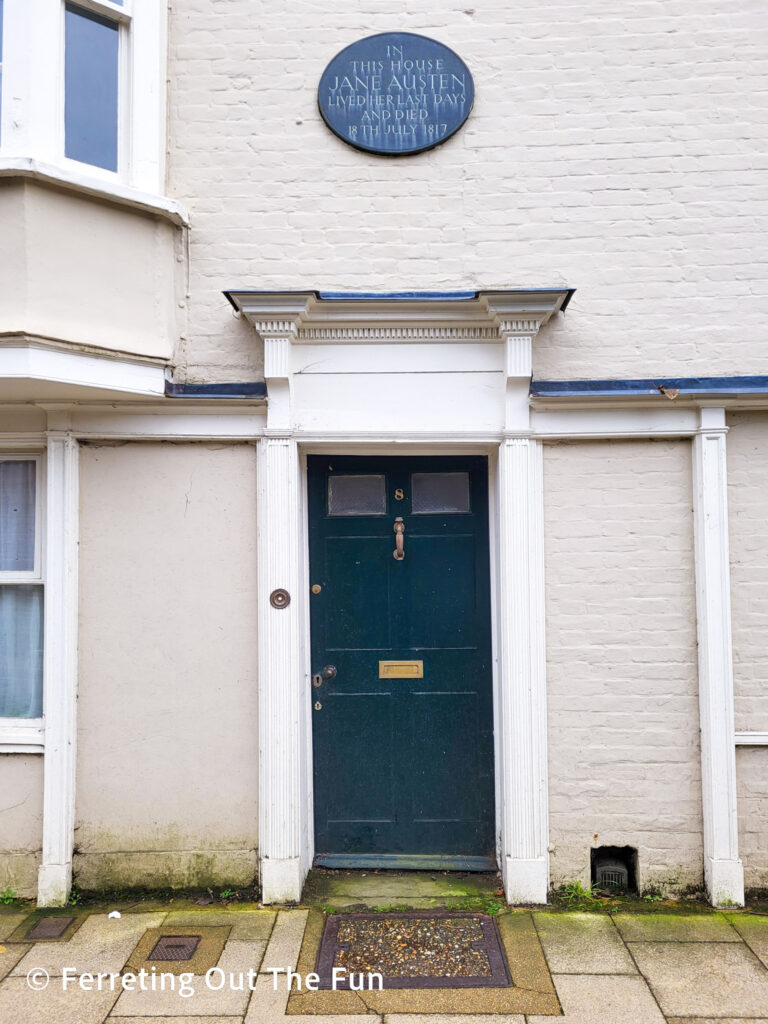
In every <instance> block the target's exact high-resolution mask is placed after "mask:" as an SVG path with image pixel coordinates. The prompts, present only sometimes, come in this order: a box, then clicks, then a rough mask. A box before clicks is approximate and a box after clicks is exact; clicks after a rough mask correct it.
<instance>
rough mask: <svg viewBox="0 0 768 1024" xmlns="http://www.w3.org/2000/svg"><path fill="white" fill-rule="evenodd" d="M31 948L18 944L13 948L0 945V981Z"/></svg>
mask: <svg viewBox="0 0 768 1024" xmlns="http://www.w3.org/2000/svg"><path fill="white" fill-rule="evenodd" d="M31 948H32V947H31V946H23V945H21V944H20V943H19V944H17V945H15V946H3V945H0V981H2V980H3V978H4V977H5V976H6V975H7V974H10V973H11V971H12V970H13V968H14V967H15V966H16V964H17V963H18V962H19V960H21V958H22V957H23V956H24V954H25V953H26V952H28V950H30V949H31Z"/></svg>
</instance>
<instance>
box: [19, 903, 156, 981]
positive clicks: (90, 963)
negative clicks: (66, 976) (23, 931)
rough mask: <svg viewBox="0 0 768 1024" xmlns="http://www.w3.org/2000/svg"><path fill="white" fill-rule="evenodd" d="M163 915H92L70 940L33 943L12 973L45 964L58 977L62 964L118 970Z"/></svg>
mask: <svg viewBox="0 0 768 1024" xmlns="http://www.w3.org/2000/svg"><path fill="white" fill-rule="evenodd" d="M164 917H165V914H164V913H162V912H158V913H154V914H130V915H126V916H125V917H121V918H109V917H107V915H106V914H91V916H90V917H89V918H87V919H86V920H85V921H84V922H83V925H82V927H81V928H80V929H79V930H78V931H77V932H76V933H75V935H74V936H73V938H72V939H71V940H70V941H69V942H36V943H35V944H34V946H32V948H31V949H30V951H29V952H28V953H27V955H26V956H25V957H24V958H23V960H21V961H20V962H19V963H18V964H17V965H16V967H14V969H13V971H12V972H11V976H12V977H15V976H17V975H21V974H26V973H27V971H28V970H29V969H30V968H32V967H44V968H45V970H46V971H48V973H49V974H50V975H51V976H54V975H58V976H61V973H62V969H63V968H64V967H74V968H75V969H76V970H77V971H78V972H80V973H83V972H89V973H92V974H98V973H99V972H112V971H119V970H120V969H121V968H122V967H123V965H124V964H125V962H126V960H127V959H128V957H129V956H130V954H131V952H132V951H133V948H134V946H135V945H136V943H137V942H138V941H139V939H140V938H141V937H142V935H144V933H145V932H146V931H147V929H149V928H157V927H159V925H160V924H161V923H162V920H163V918H164Z"/></svg>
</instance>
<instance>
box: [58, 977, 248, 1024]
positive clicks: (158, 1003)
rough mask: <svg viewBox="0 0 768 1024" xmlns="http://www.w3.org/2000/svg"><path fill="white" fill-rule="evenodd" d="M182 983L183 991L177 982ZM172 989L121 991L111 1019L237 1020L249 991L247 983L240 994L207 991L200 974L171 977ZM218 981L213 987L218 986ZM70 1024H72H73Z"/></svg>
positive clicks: (230, 990)
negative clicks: (185, 985) (187, 993)
mask: <svg viewBox="0 0 768 1024" xmlns="http://www.w3.org/2000/svg"><path fill="white" fill-rule="evenodd" d="M183 981H186V982H187V986H188V987H186V988H184V989H182V988H181V982H183ZM175 982H176V984H175V985H174V987H173V988H170V987H167V988H165V989H164V990H161V989H160V988H158V989H157V990H156V991H154V992H153V991H151V990H148V991H144V992H142V991H134V992H123V993H122V994H121V995H120V997H119V999H118V1000H117V1002H116V1003H115V1005H114V1007H113V1009H112V1014H111V1016H112V1017H114V1018H123V1017H144V1018H146V1017H180V1016H181V1017H183V1016H189V1017H194V1018H195V1019H197V1018H199V1017H206V1016H207V1017H216V1016H219V1017H237V1016H240V1017H242V1015H243V1014H244V1013H245V1008H246V1006H247V1005H248V1000H249V998H250V996H251V992H250V990H249V988H248V984H247V980H246V982H245V985H244V988H243V991H239V989H236V988H232V987H230V986H229V985H228V984H225V986H224V987H223V988H221V989H219V990H215V989H212V988H209V987H208V986H207V985H206V982H205V977H204V976H203V975H193V976H192V977H188V976H186V975H180V976H178V977H175ZM218 983H219V982H218V980H217V981H216V984H218ZM189 988H191V989H192V990H193V992H192V994H191V995H181V992H182V991H189ZM73 1024H74V1022H73ZM78 1024H79V1022H78Z"/></svg>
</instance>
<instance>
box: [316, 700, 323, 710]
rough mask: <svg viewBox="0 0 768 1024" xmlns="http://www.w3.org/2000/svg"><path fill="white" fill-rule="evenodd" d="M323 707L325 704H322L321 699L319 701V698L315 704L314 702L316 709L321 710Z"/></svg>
mask: <svg viewBox="0 0 768 1024" xmlns="http://www.w3.org/2000/svg"><path fill="white" fill-rule="evenodd" d="M322 707H323V705H322V704H321V703H320V701H319V700H316V701H315V704H314V708H315V711H320V710H322Z"/></svg>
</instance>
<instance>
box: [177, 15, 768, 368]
mask: <svg viewBox="0 0 768 1024" xmlns="http://www.w3.org/2000/svg"><path fill="white" fill-rule="evenodd" d="M764 28H765V8H764V5H763V4H762V3H760V2H758V0H741V2H739V3H724V2H723V0H697V2H694V0H628V2H625V3H622V4H620V5H619V6H618V7H617V6H615V5H614V6H613V7H611V6H607V5H606V4H605V3H602V2H599V0H582V2H579V0H571V2H568V0H560V2H552V0H540V2H536V3H533V2H525V3H522V4H520V3H515V4H510V3H508V2H507V0H481V2H479V3H475V2H474V0H473V2H472V3H471V4H470V3H469V2H468V0H461V2H460V3H459V2H457V0H421V2H420V3H418V4H412V5H410V9H400V8H397V7H394V8H393V6H392V4H391V3H384V2H381V0H360V2H358V3H355V4H349V3H347V2H344V3H342V2H340V0H324V2H323V3H319V2H316V0H291V2H290V3H288V2H287V0H283V2H280V0H260V2H259V0H174V2H173V3H172V11H171V18H170V63H169V81H170V86H169V100H170V103H169V112H170V118H169V126H170V140H169V150H170V151H169V189H170V192H171V194H172V195H174V196H177V197H179V198H180V199H182V200H183V201H184V202H186V203H187V204H188V205H189V207H190V210H191V216H192V225H193V227H192V234H191V250H190V251H191V267H190V289H191V295H190V297H189V301H188V323H187V326H186V330H185V334H186V338H185V340H184V342H183V343H182V346H181V349H180V351H179V353H178V362H179V364H180V367H181V370H182V373H183V372H185V371H187V372H188V373H189V375H190V377H196V378H200V377H211V378H216V379H232V378H242V377H253V376H254V375H256V374H257V373H258V372H259V368H260V365H261V357H260V354H259V353H258V352H257V351H256V346H255V345H254V342H253V339H252V335H251V332H250V331H249V330H248V329H247V328H246V326H245V325H243V324H242V323H238V322H237V321H235V320H234V319H233V318H232V316H231V313H230V311H229V309H228V306H227V305H226V303H225V301H224V299H223V297H222V296H221V290H222V289H223V288H227V287H252V288H335V289H357V290H359V289H361V288H371V289H378V290H391V289H398V288H408V289H413V288H425V289H426V288H470V287H477V288H488V287H508V286H515V285H520V286H522V285H528V286H541V285H550V284H555V283H567V284H569V285H572V286H576V287H578V289H579V291H578V294H577V295H576V298H575V300H574V302H573V304H572V306H571V309H570V310H569V311H568V313H567V314H566V316H565V317H561V318H558V319H557V321H556V322H555V323H553V324H552V325H550V326H549V327H548V328H547V329H546V330H545V331H544V332H543V335H542V337H540V338H539V339H538V341H537V345H536V354H535V373H536V376H537V377H539V378H552V377H555V378H559V377H591V376H647V375H654V374H667V375H670V374H689V375H690V374H737V373H768V347H766V346H765V345H764V344H763V340H764V339H763V333H764V325H765V322H766V315H767V314H768V287H766V273H765V270H766V261H767V260H768V250H767V249H766V246H765V237H766V228H768V223H767V218H766V213H767V212H768V174H766V169H767V165H768V145H766V139H767V136H768V130H767V128H768V119H766V117H765V104H766V97H767V96H768V93H767V92H766V90H765V79H764V76H765V72H766V69H767V68H768V60H767V59H766V47H765V31H764ZM393 29H394V30H397V29H402V30H407V31H414V32H421V33H424V34H427V35H431V36H434V37H435V38H437V39H439V40H441V41H442V42H445V43H446V44H448V45H449V46H452V47H453V48H454V49H456V50H457V51H458V52H459V53H460V55H461V56H462V57H463V58H464V59H465V60H466V61H467V63H468V64H469V66H470V68H471V69H472V71H473V74H474V77H475V83H476V89H477V99H476V105H475V110H474V112H473V114H472V116H471V118H470V120H469V122H468V123H467V125H466V127H465V128H464V130H463V131H462V132H460V133H459V134H458V135H457V136H455V137H454V138H453V139H452V140H450V141H449V142H448V143H447V144H446V145H444V146H442V147H440V148H438V149H436V150H434V151H432V152H430V153H427V154H423V155H420V156H416V157H410V158H401V159H387V158H381V157H375V156H371V155H365V154H361V153H358V152H356V151H354V150H352V149H350V148H349V147H347V146H345V145H344V144H343V143H341V142H340V141H339V140H338V139H336V138H335V137H334V136H333V135H332V134H331V133H330V132H329V131H328V130H327V129H326V128H325V126H324V125H323V123H322V121H321V119H320V116H319V114H318V111H317V106H316V89H317V84H318V80H319V78H320V75H321V73H322V71H323V68H324V67H325V65H326V63H327V62H328V60H329V59H330V58H331V57H332V56H333V55H334V54H335V53H336V52H337V51H338V50H339V49H341V48H342V47H343V46H346V45H347V44H348V43H350V42H352V41H354V40H355V39H357V38H360V37H362V36H365V35H368V34H372V33H374V32H381V31H389V30H393Z"/></svg>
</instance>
